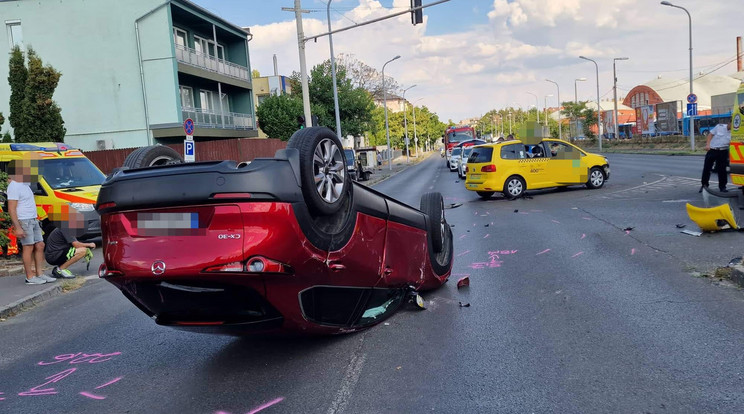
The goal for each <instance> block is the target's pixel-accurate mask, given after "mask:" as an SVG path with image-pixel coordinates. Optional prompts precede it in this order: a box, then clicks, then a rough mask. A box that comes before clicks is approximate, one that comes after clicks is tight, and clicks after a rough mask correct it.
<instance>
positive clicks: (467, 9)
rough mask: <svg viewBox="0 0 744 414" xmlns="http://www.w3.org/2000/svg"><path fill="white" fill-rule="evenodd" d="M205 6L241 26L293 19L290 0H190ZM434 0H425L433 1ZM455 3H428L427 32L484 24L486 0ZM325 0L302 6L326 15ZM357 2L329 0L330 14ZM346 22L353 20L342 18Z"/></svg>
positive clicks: (386, 1)
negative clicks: (283, 8) (286, 9)
mask: <svg viewBox="0 0 744 414" xmlns="http://www.w3.org/2000/svg"><path fill="white" fill-rule="evenodd" d="M192 1H194V3H196V4H198V5H200V6H201V7H204V8H205V9H207V10H210V11H212V12H214V13H215V14H218V15H220V16H222V17H224V18H226V19H227V20H229V21H230V22H232V23H235V24H238V25H241V26H249V27H250V26H254V25H265V24H269V23H276V22H281V21H290V20H294V14H293V13H292V12H286V11H282V7H294V1H292V0H192ZM432 2H433V0H427V1H424V4H426V3H432ZM379 3H380V4H382V6H384V7H386V8H389V9H391V10H395V11H402V10H404V9H405V8H394V7H393V0H380V1H379ZM450 3H452V5H457V6H456V7H451V6H450V7H444V6H445V4H442V5H437V6H432V7H427V8H426V9H424V13H425V14H426V15H428V16H429V18H430V21H429V22H430V26H429V30H427V33H430V34H433V35H439V34H445V33H452V32H457V31H459V30H462V27H463V26H465V25H472V24H486V23H488V17H487V16H486V11H487V9H488V8H489V1H488V0H450ZM326 4H327V3H326V1H322V0H304V1H303V2H302V8H303V9H305V10H310V13H308V14H305V16H306V17H310V18H316V19H323V20H325V18H326ZM357 4H358V2H357V1H352V0H335V1H333V2H332V3H331V18H332V19H337V18H339V17H340V16H342V15H343V14H344V13H346V12H348V11H349V10H351V9H353V8H354V6H356V5H357ZM345 21H346V23H347V24H353V23H352V22H351V21H350V20H345Z"/></svg>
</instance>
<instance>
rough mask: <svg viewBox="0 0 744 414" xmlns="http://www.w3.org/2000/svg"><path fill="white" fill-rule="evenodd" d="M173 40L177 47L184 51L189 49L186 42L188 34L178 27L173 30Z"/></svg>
mask: <svg viewBox="0 0 744 414" xmlns="http://www.w3.org/2000/svg"><path fill="white" fill-rule="evenodd" d="M173 40H174V42H175V43H176V47H180V48H182V49H186V48H187V47H188V46H187V45H188V42H186V32H185V31H183V30H181V29H179V28H177V27H174V28H173Z"/></svg>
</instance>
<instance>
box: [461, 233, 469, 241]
mask: <svg viewBox="0 0 744 414" xmlns="http://www.w3.org/2000/svg"><path fill="white" fill-rule="evenodd" d="M465 237H468V235H467V234H463V235H462V236H460V240H462V239H464V238H465Z"/></svg>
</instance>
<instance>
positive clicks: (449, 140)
mask: <svg viewBox="0 0 744 414" xmlns="http://www.w3.org/2000/svg"><path fill="white" fill-rule="evenodd" d="M472 139H475V129H474V128H473V127H471V126H467V125H466V126H458V127H449V128H447V129H446V130H445V131H444V148H445V158H446V159H447V168H449V166H450V157H451V156H452V148H454V147H455V146H457V145H458V144H460V143H461V142H463V141H470V140H472Z"/></svg>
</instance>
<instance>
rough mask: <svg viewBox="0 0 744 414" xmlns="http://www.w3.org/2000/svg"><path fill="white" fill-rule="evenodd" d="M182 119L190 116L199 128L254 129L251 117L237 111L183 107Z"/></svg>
mask: <svg viewBox="0 0 744 414" xmlns="http://www.w3.org/2000/svg"><path fill="white" fill-rule="evenodd" d="M182 112H183V119H187V118H191V119H192V120H194V124H196V126H198V127H201V128H224V129H255V127H254V123H253V117H252V116H250V115H248V114H241V113H237V112H225V113H222V114H220V113H216V112H209V111H205V110H203V109H199V108H185V109H184V110H183V111H182Z"/></svg>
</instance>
